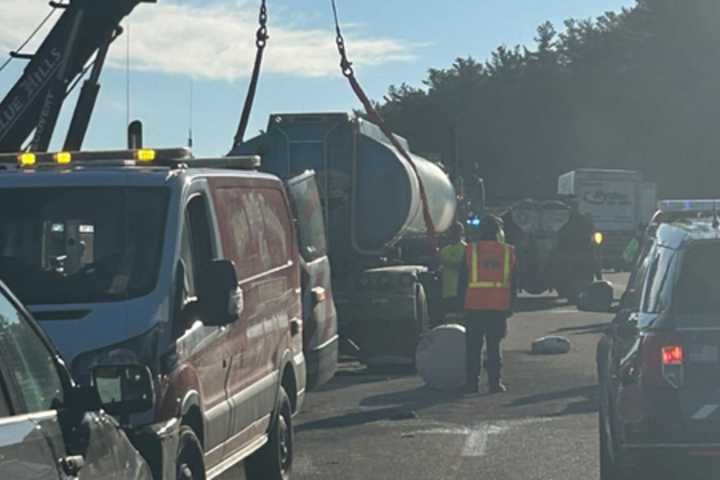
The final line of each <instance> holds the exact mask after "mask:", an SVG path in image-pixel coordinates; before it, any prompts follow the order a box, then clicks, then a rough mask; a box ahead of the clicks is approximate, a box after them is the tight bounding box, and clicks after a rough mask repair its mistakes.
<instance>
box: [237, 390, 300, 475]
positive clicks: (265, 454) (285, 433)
mask: <svg viewBox="0 0 720 480" xmlns="http://www.w3.org/2000/svg"><path fill="white" fill-rule="evenodd" d="M268 436H269V437H270V438H269V439H268V442H267V443H266V444H265V445H264V446H263V447H262V448H261V449H260V450H258V451H257V452H256V453H255V454H254V455H253V456H251V457H250V458H249V459H248V461H247V474H248V478H250V479H251V480H254V479H258V480H260V479H261V480H289V479H290V474H291V473H292V465H293V454H294V450H295V448H294V444H293V441H294V437H295V433H294V431H293V421H292V405H291V404H290V399H289V398H288V395H287V393H286V392H285V389H284V388H283V387H280V398H279V401H278V407H277V409H276V413H275V418H273V421H272V425H271V428H270V432H269V434H268Z"/></svg>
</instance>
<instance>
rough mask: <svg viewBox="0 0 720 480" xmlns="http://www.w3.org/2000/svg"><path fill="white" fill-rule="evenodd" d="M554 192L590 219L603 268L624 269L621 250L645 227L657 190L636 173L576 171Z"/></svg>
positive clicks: (592, 170) (562, 177)
mask: <svg viewBox="0 0 720 480" xmlns="http://www.w3.org/2000/svg"><path fill="white" fill-rule="evenodd" d="M558 193H559V194H560V195H564V196H569V197H573V198H574V199H575V201H576V202H577V206H578V209H579V211H580V213H583V214H586V215H588V216H590V218H591V219H592V221H593V224H594V225H595V229H596V230H597V231H598V232H600V233H602V234H603V235H602V238H603V244H602V245H601V248H600V252H601V258H602V263H603V266H604V267H605V268H615V269H621V268H624V267H626V265H624V263H625V262H624V261H623V259H622V254H623V251H624V250H625V247H626V246H627V244H628V242H630V239H631V238H632V237H633V235H635V233H636V232H637V228H638V227H639V226H640V225H644V224H647V223H648V222H649V221H650V219H651V218H652V215H653V213H654V212H655V209H656V206H657V189H656V186H655V184H654V183H652V182H646V181H644V179H643V176H642V174H641V173H640V172H636V171H632V170H606V169H591V168H587V169H579V170H573V171H572V172H568V173H565V174H563V175H561V176H560V178H559V180H558Z"/></svg>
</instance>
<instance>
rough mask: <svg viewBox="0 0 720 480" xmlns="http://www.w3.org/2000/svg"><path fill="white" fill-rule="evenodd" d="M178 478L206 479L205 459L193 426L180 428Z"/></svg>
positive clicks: (176, 476) (177, 463)
mask: <svg viewBox="0 0 720 480" xmlns="http://www.w3.org/2000/svg"><path fill="white" fill-rule="evenodd" d="M175 465H176V471H175V478H176V479H177V480H205V461H204V459H203V449H202V446H200V441H199V440H198V438H197V435H195V432H194V431H193V429H192V428H190V427H188V426H183V427H181V428H180V441H179V442H178V453H177V460H176V463H175Z"/></svg>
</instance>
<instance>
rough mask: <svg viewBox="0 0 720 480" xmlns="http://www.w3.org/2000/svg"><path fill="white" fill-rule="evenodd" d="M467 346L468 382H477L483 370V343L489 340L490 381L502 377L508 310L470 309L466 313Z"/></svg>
mask: <svg viewBox="0 0 720 480" xmlns="http://www.w3.org/2000/svg"><path fill="white" fill-rule="evenodd" d="M465 317H466V318H465V332H466V333H465V348H466V368H467V384H468V385H472V384H477V382H478V377H480V371H481V370H482V350H483V344H484V343H485V342H487V363H486V364H485V368H487V371H488V378H489V379H490V383H491V384H493V383H497V382H499V381H500V379H501V369H502V353H501V351H500V342H501V341H502V339H503V338H505V336H506V335H507V317H508V314H507V312H496V311H480V310H469V311H467V312H466V313H465Z"/></svg>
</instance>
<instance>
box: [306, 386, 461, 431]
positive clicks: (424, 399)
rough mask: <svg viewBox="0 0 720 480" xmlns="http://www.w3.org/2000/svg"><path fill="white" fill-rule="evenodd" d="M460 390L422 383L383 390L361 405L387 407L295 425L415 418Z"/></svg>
mask: <svg viewBox="0 0 720 480" xmlns="http://www.w3.org/2000/svg"><path fill="white" fill-rule="evenodd" d="M461 398H462V394H460V393H457V394H455V393H447V392H439V391H436V390H432V389H430V388H428V387H419V388H414V389H411V390H405V391H401V392H395V393H383V394H380V395H374V396H370V397H367V398H365V399H363V400H362V401H361V402H360V406H361V407H384V408H377V409H375V410H368V411H363V412H353V413H348V414H344V415H337V416H334V417H329V418H323V419H321V420H315V421H312V422H307V423H303V424H302V425H299V426H297V427H296V428H295V430H296V431H298V432H303V431H309V430H324V429H330V428H347V427H356V426H360V425H365V424H368V423H373V422H380V421H386V420H390V421H402V420H412V419H415V418H417V417H418V412H419V411H422V410H424V409H427V408H430V407H433V406H435V405H438V404H442V403H450V402H453V401H454V400H457V399H461Z"/></svg>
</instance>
